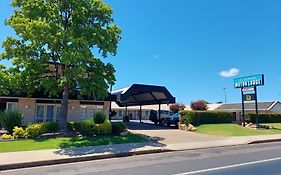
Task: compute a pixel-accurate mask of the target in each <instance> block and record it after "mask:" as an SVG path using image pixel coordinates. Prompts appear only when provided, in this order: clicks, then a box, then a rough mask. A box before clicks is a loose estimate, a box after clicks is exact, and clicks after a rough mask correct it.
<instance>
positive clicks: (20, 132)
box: [13, 126, 27, 139]
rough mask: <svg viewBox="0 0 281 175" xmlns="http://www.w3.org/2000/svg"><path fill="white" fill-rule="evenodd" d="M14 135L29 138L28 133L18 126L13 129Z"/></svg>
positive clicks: (16, 137)
mask: <svg viewBox="0 0 281 175" xmlns="http://www.w3.org/2000/svg"><path fill="white" fill-rule="evenodd" d="M13 136H14V138H15V139H18V138H27V133H26V131H25V130H24V129H23V128H22V127H17V126H15V128H14V129H13Z"/></svg>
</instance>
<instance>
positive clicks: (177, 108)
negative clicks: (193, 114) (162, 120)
mask: <svg viewBox="0 0 281 175" xmlns="http://www.w3.org/2000/svg"><path fill="white" fill-rule="evenodd" d="M169 107H170V110H171V111H173V113H177V112H179V111H181V110H184V108H185V105H184V104H182V103H175V104H171V105H170V106H169Z"/></svg>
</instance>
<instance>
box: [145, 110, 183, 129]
mask: <svg viewBox="0 0 281 175" xmlns="http://www.w3.org/2000/svg"><path fill="white" fill-rule="evenodd" d="M160 115H161V116H160V119H159V116H158V111H155V110H151V111H150V115H149V120H151V121H152V122H153V123H155V124H162V125H167V126H170V125H171V124H175V125H176V126H177V125H178V122H179V114H178V113H176V114H173V113H172V112H171V111H164V110H161V111H160Z"/></svg>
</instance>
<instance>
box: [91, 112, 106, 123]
mask: <svg viewBox="0 0 281 175" xmlns="http://www.w3.org/2000/svg"><path fill="white" fill-rule="evenodd" d="M105 119H106V115H105V114H104V113H103V112H97V113H96V114H95V116H94V117H93V120H94V123H95V124H101V123H104V122H105Z"/></svg>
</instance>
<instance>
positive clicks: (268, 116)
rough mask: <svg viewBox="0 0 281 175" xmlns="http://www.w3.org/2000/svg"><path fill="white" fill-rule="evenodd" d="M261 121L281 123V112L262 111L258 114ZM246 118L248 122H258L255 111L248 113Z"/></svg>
mask: <svg viewBox="0 0 281 175" xmlns="http://www.w3.org/2000/svg"><path fill="white" fill-rule="evenodd" d="M258 119H259V123H281V114H276V113H260V114H259V115H258ZM245 120H246V121H247V122H251V123H256V114H255V113H246V115H245Z"/></svg>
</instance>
